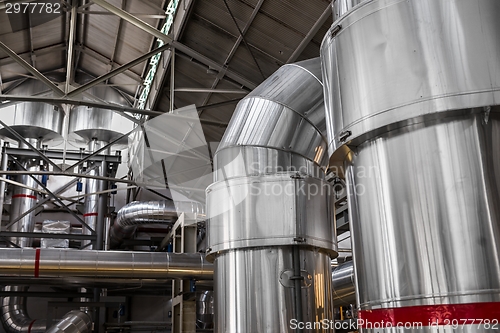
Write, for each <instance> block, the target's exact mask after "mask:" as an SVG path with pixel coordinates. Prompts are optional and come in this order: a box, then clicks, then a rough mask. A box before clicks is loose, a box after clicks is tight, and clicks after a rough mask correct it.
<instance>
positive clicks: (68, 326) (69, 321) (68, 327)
mask: <svg viewBox="0 0 500 333" xmlns="http://www.w3.org/2000/svg"><path fill="white" fill-rule="evenodd" d="M90 331H92V319H91V318H90V316H89V315H88V314H86V313H85V312H83V311H78V310H72V311H70V312H68V313H66V314H65V315H64V317H63V318H62V319H61V321H59V322H58V323H57V324H55V325H54V326H52V327H50V328H49V329H48V330H47V331H46V332H47V333H87V332H90Z"/></svg>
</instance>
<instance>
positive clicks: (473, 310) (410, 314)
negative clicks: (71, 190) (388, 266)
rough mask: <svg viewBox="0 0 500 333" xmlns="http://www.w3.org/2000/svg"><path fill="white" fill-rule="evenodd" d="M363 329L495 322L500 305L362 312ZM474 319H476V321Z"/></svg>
mask: <svg viewBox="0 0 500 333" xmlns="http://www.w3.org/2000/svg"><path fill="white" fill-rule="evenodd" d="M358 315H359V319H360V320H359V321H358V325H359V326H360V327H370V325H382V327H387V325H392V326H393V327H396V326H397V325H399V324H400V323H414V322H418V323H422V326H442V325H451V321H452V320H455V321H457V320H458V321H459V324H463V323H464V321H466V320H469V321H470V322H469V324H478V323H479V321H478V320H481V319H482V320H486V319H488V320H494V319H498V318H500V302H488V303H465V304H438V305H419V306H407V307H401V308H389V309H374V310H361V311H359V313H358ZM472 320H475V321H474V322H473V321H472Z"/></svg>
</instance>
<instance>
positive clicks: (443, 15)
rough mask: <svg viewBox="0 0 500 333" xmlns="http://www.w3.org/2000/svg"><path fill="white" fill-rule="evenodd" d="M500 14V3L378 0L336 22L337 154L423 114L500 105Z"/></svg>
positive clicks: (327, 76) (329, 84)
mask: <svg viewBox="0 0 500 333" xmlns="http://www.w3.org/2000/svg"><path fill="white" fill-rule="evenodd" d="M499 15H500V3H499V2H498V1H496V0H475V1H465V0H454V1H434V0H421V1H415V0H412V1H401V0H377V1H366V2H365V3H363V4H361V5H359V6H357V7H355V8H354V9H353V10H352V11H350V12H349V13H347V14H345V15H344V16H343V17H342V18H341V19H340V20H338V21H336V22H335V24H334V25H333V26H332V28H331V30H330V32H329V33H327V34H326V36H325V38H324V40H323V43H322V46H321V60H322V66H323V80H324V85H325V103H326V108H327V110H328V111H327V124H328V137H329V153H330V154H332V153H333V152H334V151H335V150H336V149H337V148H339V147H340V146H341V145H342V144H343V143H344V142H349V141H352V142H353V143H355V144H358V143H359V142H360V141H363V140H365V139H366V138H369V137H372V136H373V134H370V132H372V131H376V130H380V129H383V131H384V132H385V131H387V130H390V129H393V128H395V127H399V126H401V125H404V124H407V123H408V122H410V123H411V121H409V120H411V119H414V118H416V117H419V116H424V115H433V114H436V113H439V112H443V111H449V110H457V109H466V108H474V107H484V106H491V105H496V104H498V102H497V101H498V100H499V99H500V75H499V73H500V62H499V61H498V59H499V57H500V48H499V47H498V45H499V43H498V31H499V30H500V22H499V20H498V19H497V18H498V16H499ZM336 25H341V26H342V28H341V29H340V30H339V31H338V32H337V33H336V35H335V34H334V36H332V33H331V32H332V31H334V30H335V29H336V28H335V27H336ZM400 122H403V123H402V124H399V123H400ZM391 124H392V125H391ZM389 125H390V126H389ZM347 131H350V133H349V132H347ZM342 137H344V138H345V141H343V140H341V138H342Z"/></svg>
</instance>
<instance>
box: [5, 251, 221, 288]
mask: <svg viewBox="0 0 500 333" xmlns="http://www.w3.org/2000/svg"><path fill="white" fill-rule="evenodd" d="M0 275H3V276H19V277H36V278H45V277H55V278H59V277H92V278H130V279H167V278H169V279H200V280H204V279H208V280H210V279H212V276H213V268H212V264H211V263H209V262H206V261H205V255H203V254H200V253H192V254H187V253H167V252H129V251H127V252H119V251H97V250H88V251H79V250H71V249H15V248H8V249H3V250H2V251H0Z"/></svg>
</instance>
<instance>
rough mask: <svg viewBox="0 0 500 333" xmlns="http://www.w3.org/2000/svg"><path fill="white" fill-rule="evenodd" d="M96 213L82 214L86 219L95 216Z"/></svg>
mask: <svg viewBox="0 0 500 333" xmlns="http://www.w3.org/2000/svg"><path fill="white" fill-rule="evenodd" d="M97 214H98V213H86V214H83V217H87V216H97Z"/></svg>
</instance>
